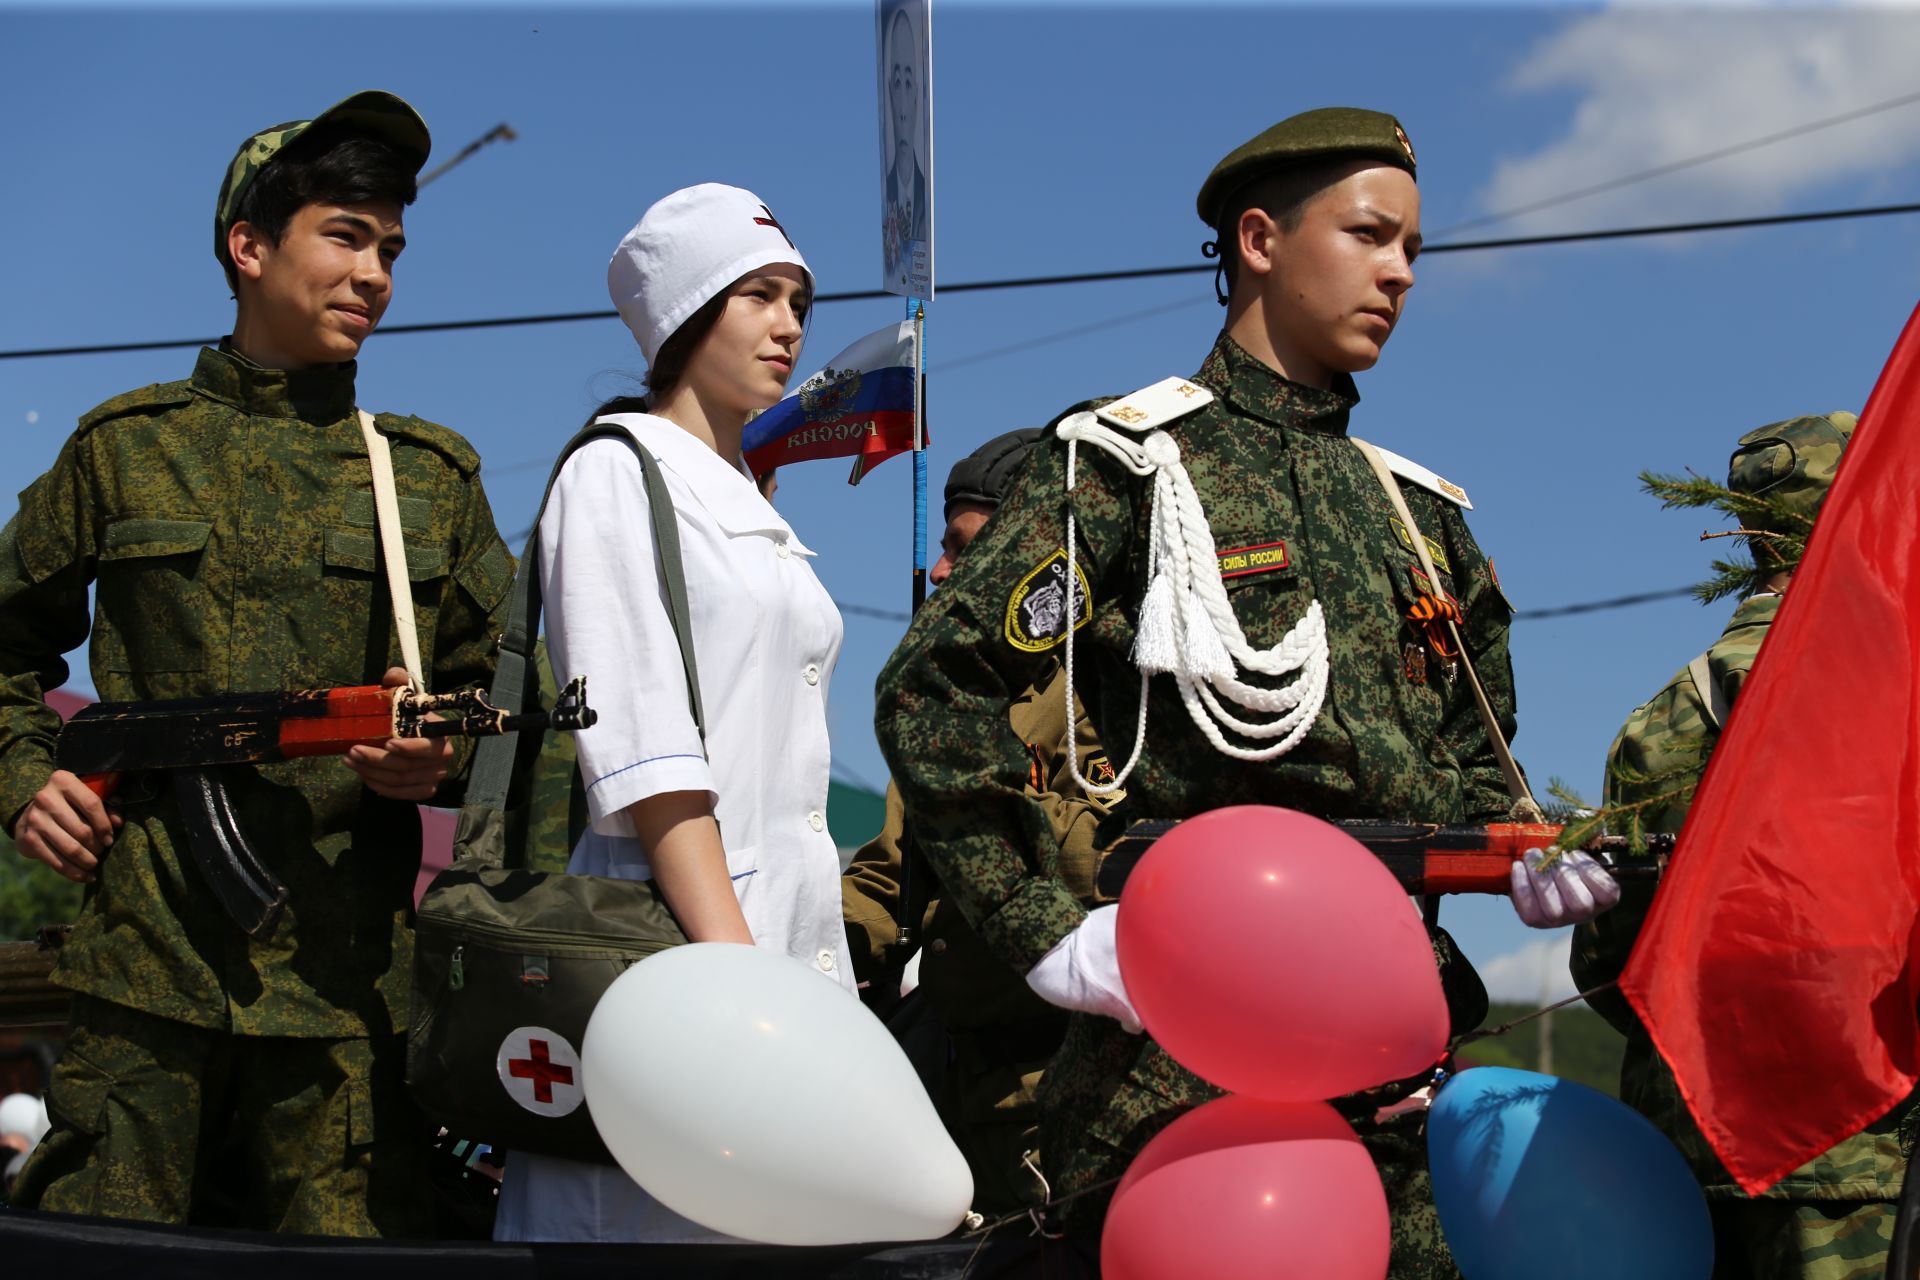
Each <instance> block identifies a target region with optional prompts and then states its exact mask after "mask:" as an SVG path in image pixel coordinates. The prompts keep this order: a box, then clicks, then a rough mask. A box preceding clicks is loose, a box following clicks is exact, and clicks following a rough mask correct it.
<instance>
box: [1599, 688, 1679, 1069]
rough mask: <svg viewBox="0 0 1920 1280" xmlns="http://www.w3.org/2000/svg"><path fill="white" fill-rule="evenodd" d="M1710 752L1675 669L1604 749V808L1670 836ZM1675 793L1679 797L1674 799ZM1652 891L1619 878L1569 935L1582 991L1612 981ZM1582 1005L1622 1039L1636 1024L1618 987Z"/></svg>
mask: <svg viewBox="0 0 1920 1280" xmlns="http://www.w3.org/2000/svg"><path fill="white" fill-rule="evenodd" d="M1710 747H1711V739H1710V736H1709V734H1708V731H1707V726H1706V719H1705V717H1704V716H1703V715H1702V714H1701V702H1700V699H1699V697H1698V696H1697V694H1696V693H1695V691H1694V688H1693V678H1692V676H1690V675H1689V674H1688V673H1687V672H1686V671H1684V670H1683V671H1680V672H1679V673H1677V674H1676V675H1675V676H1674V677H1673V679H1671V680H1669V681H1668V682H1667V685H1666V687H1665V688H1664V689H1662V690H1661V691H1660V692H1659V693H1658V694H1657V695H1656V696H1655V697H1654V698H1653V699H1652V700H1651V701H1649V702H1647V703H1646V704H1644V705H1642V706H1640V707H1637V708H1635V709H1634V712H1633V714H1632V715H1630V716H1628V717H1627V722H1626V724H1625V725H1623V726H1621V729H1620V733H1619V735H1618V736H1616V737H1615V738H1614V740H1613V747H1612V749H1611V750H1610V751H1608V752H1607V782H1606V790H1605V792H1604V794H1603V804H1604V807H1606V808H1616V807H1618V806H1621V805H1629V804H1646V805H1647V807H1646V808H1645V809H1643V810H1642V811H1641V821H1642V822H1643V823H1644V824H1645V826H1646V829H1647V830H1648V831H1678V830H1679V829H1680V826H1681V823H1683V822H1684V821H1685V820H1686V816H1687V800H1686V799H1685V798H1683V797H1684V796H1685V788H1687V787H1688V786H1690V785H1691V784H1692V783H1693V782H1695V781H1697V780H1698V778H1699V776H1700V774H1701V772H1702V771H1703V770H1705V768H1706V763H1707V752H1708V750H1709V749H1710ZM1676 789H1678V790H1679V794H1674V793H1675V792H1676ZM1662 797H1670V798H1666V799H1663V798H1662ZM1648 802H1651V803H1648ZM1616 834H1619V831H1618V826H1617V824H1616ZM1657 888H1658V885H1657V884H1656V883H1652V882H1648V881H1645V880H1625V881H1622V882H1621V885H1620V904H1619V905H1618V906H1616V907H1614V908H1613V909H1612V910H1611V911H1607V912H1605V913H1603V914H1601V915H1600V916H1598V917H1596V918H1595V919H1594V920H1593V921H1592V922H1590V923H1588V924H1584V925H1581V926H1580V927H1579V928H1577V929H1576V930H1575V931H1574V935H1573V953H1572V957H1571V960H1570V962H1569V967H1570V969H1571V971H1572V973H1573V980H1574V981H1575V982H1576V983H1578V984H1579V985H1580V989H1581V990H1582V991H1585V990H1589V989H1590V988H1593V987H1596V986H1600V985H1601V984H1603V983H1608V982H1612V981H1614V980H1615V979H1617V978H1619V976H1620V973H1621V971H1622V970H1623V969H1625V968H1626V967H1627V959H1628V957H1629V956H1631V955H1632V953H1633V944H1634V941H1635V939H1637V938H1638V937H1639V936H1640V929H1641V926H1642V925H1644V924H1645V923H1646V920H1647V914H1648V913H1649V912H1650V911H1652V909H1653V895H1654V891H1655V890H1656V889H1657ZM1588 1003H1589V1004H1591V1005H1592V1006H1593V1008H1594V1011H1595V1012H1597V1013H1599V1014H1600V1015H1601V1016H1602V1017H1603V1018H1605V1019H1606V1020H1607V1021H1608V1022H1609V1023H1611V1024H1613V1026H1614V1027H1615V1028H1616V1029H1617V1030H1619V1031H1620V1032H1622V1033H1623V1034H1630V1033H1631V1032H1632V1031H1633V1029H1634V1028H1635V1027H1636V1026H1637V1025H1638V1022H1637V1020H1636V1019H1635V1018H1634V1015H1633V1011H1632V1009H1631V1008H1629V1007H1628V1005H1627V1002H1626V1001H1625V1000H1624V999H1623V998H1622V997H1621V995H1620V993H1619V991H1618V990H1608V991H1605V992H1602V993H1600V994H1599V995H1596V996H1594V997H1592V998H1591V999H1590V1000H1589V1001H1588Z"/></svg>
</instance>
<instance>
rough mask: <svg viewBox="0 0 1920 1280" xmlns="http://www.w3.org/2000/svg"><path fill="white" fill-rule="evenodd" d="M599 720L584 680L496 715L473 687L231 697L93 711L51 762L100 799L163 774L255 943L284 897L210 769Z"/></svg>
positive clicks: (84, 714)
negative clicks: (541, 704) (127, 782)
mask: <svg viewBox="0 0 1920 1280" xmlns="http://www.w3.org/2000/svg"><path fill="white" fill-rule="evenodd" d="M598 718H599V717H598V715H597V714H596V713H595V712H594V710H593V708H591V707H589V706H588V705H587V681H586V677H585V676H581V677H579V678H578V679H575V680H573V681H572V682H571V683H569V684H568V685H567V687H566V688H565V689H563V690H561V691H560V696H559V697H558V698H557V699H556V700H555V701H554V704H553V706H552V708H551V709H549V710H546V711H530V712H526V713H523V714H511V715H510V714H508V713H507V712H505V711H502V710H500V709H499V708H497V707H494V706H491V705H489V704H488V702H487V699H486V695H485V694H484V693H483V692H481V691H480V690H477V689H469V690H464V691H462V692H459V693H440V694H423V693H414V692H413V691H411V690H410V689H407V688H404V687H401V688H389V687H386V686H382V685H359V686H355V687H352V688H345V689H306V690H301V691H298V692H293V693H287V692H274V693H231V694H221V695H219V696H216V697H210V698H181V699H178V700H174V701H164V702H101V703H95V704H94V705H92V706H90V707H86V708H83V709H82V710H80V711H78V712H76V713H74V716H73V718H72V719H71V720H69V721H67V723H66V725H65V727H63V728H62V729H61V730H60V737H59V740H58V742H57V743H56V744H55V746H54V762H55V764H56V765H57V766H58V767H59V768H62V769H66V770H68V771H69V772H72V773H76V774H78V775H80V780H81V781H82V782H84V783H85V784H86V785H87V787H88V789H89V790H91V791H92V792H93V793H94V794H95V795H97V796H99V797H100V798H101V799H103V800H104V799H107V798H108V797H109V796H111V795H112V794H113V793H114V791H115V790H116V789H117V788H118V786H119V784H120V778H121V775H122V774H127V773H145V772H165V773H169V774H171V775H172V778H173V792H174V798H175V799H176V800H177V801H178V802H179V805H180V816H181V818H182V820H183V821H184V822H185V824H186V828H187V837H188V845H189V847H190V848H191V850H192V852H193V858H194V861H195V863H196V864H198V866H199V868H200V873H201V875H203V876H204V877H205V878H206V881H207V885H208V887H209V888H210V889H211V890H212V891H213V895H214V897H215V898H217V899H218V900H219V902H220V905H221V906H222V907H223V908H224V909H225V910H226V913H227V915H228V916H230V917H231V918H232V919H233V922H234V923H235V924H237V925H239V926H240V927H241V928H242V929H244V930H246V932H247V933H248V934H249V935H250V936H252V937H255V938H264V937H265V936H267V934H269V933H270V932H272V930H273V925H274V921H275V920H276V919H278V917H279V915H280V909H281V908H282V907H283V906H284V905H285V904H286V900H287V889H286V886H285V885H283V884H282V883H280V881H279V879H277V878H276V877H275V876H274V875H273V873H272V872H271V871H269V870H267V868H266V867H265V865H263V864H262V863H261V861H260V858H259V855H257V854H256V853H255V852H254V851H253V849H252V847H251V846H250V845H249V844H248V843H247V839H246V835H245V833H244V832H242V831H241V829H240V825H239V822H238V820H237V819H236V817H235V815H234V812H233V804H232V802H231V800H230V799H229V797H228V795H227V790H226V787H225V785H224V784H223V783H222V780H221V776H220V772H219V770H220V766H222V765H233V764H269V763H272V762H275V761H279V760H293V759H297V758H299V757H302V756H331V755H340V754H342V753H344V752H345V751H346V750H347V749H348V748H349V747H353V746H375V747H377V746H380V745H382V744H383V743H385V742H387V741H388V740H389V739H392V738H452V737H462V738H478V737H486V736H489V735H492V734H496V733H514V732H516V731H518V730H522V729H530V730H536V731H538V730H545V729H557V730H562V731H567V732H573V731H577V730H580V729H585V728H588V727H589V726H591V725H592V724H593V723H594V721H595V720H597V719H598Z"/></svg>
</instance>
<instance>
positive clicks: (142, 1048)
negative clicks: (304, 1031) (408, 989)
mask: <svg viewBox="0 0 1920 1280" xmlns="http://www.w3.org/2000/svg"><path fill="white" fill-rule="evenodd" d="M405 1073H406V1041H405V1037H404V1036H397V1035H396V1036H383V1037H380V1038H378V1039H373V1040H369V1039H341V1040H324V1039H306V1038H300V1037H292V1036H276V1037H267V1036H257V1037H255V1036H230V1035H226V1034H224V1033H221V1032H217V1031H212V1030H208V1029H207V1028H204V1027H194V1026H189V1025H187V1024H186V1023H183V1022H175V1021H173V1020H172V1019H170V1018H160V1017H155V1016H153V1015H152V1014H147V1013H141V1012H139V1011H138V1010H135V1009H129V1008H125V1007H123V1006H121V1005H116V1004H112V1003H110V1002H108V1001H104V1000H97V999H93V998H90V997H87V996H76V997H74V1001H73V1012H72V1014H71V1018H70V1021H69V1024H68V1029H67V1044H66V1051H65V1052H64V1053H63V1054H62V1056H61V1058H60V1061H59V1063H58V1064H57V1065H56V1066H55V1067H54V1071H53V1082H52V1085H51V1087H50V1088H49V1090H48V1093H47V1108H48V1112H49V1114H50V1117H51V1119H52V1121H53V1128H52V1130H51V1131H50V1132H49V1133H48V1134H47V1136H46V1137H45V1138H44V1139H42V1141H41V1143H40V1145H39V1147H38V1148H37V1149H36V1150H35V1151H34V1154H33V1156H32V1158H31V1159H30V1160H29V1161H28V1162H27V1165H26V1167H25V1168H24V1169H22V1170H21V1172H20V1180H19V1182H18V1183H17V1184H16V1185H15V1187H14V1195H13V1203H14V1204H15V1205H16V1206H17V1207H19V1208H26V1209H32V1208H38V1209H43V1210H47V1211H51V1212H56V1213H76V1214H87V1215H91V1216H96V1217H106V1218H128V1219H134V1220H137V1221H143V1222H168V1223H190V1224H194V1225H200V1226H222V1227H247V1228H252V1229H255V1230H263V1231H287V1232H300V1233H307V1234H315V1235H339V1236H425V1235H430V1234H432V1228H433V1221H432V1204H431V1199H430V1195H429V1191H428V1178H427V1170H428V1144H427V1135H428V1133H429V1132H430V1130H428V1129H427V1128H426V1121H425V1119H424V1117H422V1115H421V1114H420V1112H419V1110H418V1109H417V1108H416V1107H415V1106H414V1105H413V1101H412V1099H411V1098H410V1097H409V1096H408V1095H407V1092H406V1074H405Z"/></svg>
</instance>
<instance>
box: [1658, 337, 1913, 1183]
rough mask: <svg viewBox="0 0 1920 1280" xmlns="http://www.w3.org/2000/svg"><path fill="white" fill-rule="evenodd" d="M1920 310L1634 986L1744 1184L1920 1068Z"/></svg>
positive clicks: (1902, 1088)
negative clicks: (1919, 950)
mask: <svg viewBox="0 0 1920 1280" xmlns="http://www.w3.org/2000/svg"><path fill="white" fill-rule="evenodd" d="M1916 419H1920V310H1917V311H1916V312H1915V313H1914V315H1913V317H1911V318H1909V319H1908V321H1907V327H1906V331H1905V332H1904V333H1902V334H1901V336H1900V342H1899V344H1898V345H1897V346H1895V347H1894V350H1893V355H1892V356H1891V357H1890V358H1889V359H1888V361H1887V366H1886V368H1885V369H1884V370H1882V372H1881V374H1880V381H1879V383H1878V385H1876V386H1875V387H1874V391H1873V397H1872V398H1871V399H1870V400H1868V401H1867V407H1866V410H1865V412H1864V413H1862V414H1861V417H1860V424H1859V426H1858V427H1857V428H1856V429H1855V431H1854V435H1853V439H1852V441H1851V443H1850V444H1849V446H1848V448H1847V452H1846V455H1845V458H1844V460H1843V462H1842V465H1841V468H1840V473H1839V476H1838V477H1837V479H1836V480H1835V483H1834V487H1833V491H1832V492H1831V493H1830V494H1829V495H1828V496H1827V501H1826V504H1825V506H1824V507H1823V509H1822V511H1821V514H1820V520H1819V523H1818V525H1817V526H1816V527H1815V529H1814V532H1813V537H1812V539H1811V540H1810V542H1809V544H1808V548H1807V556H1806V559H1805V560H1804V561H1803V562H1802V563H1801V566H1800V568H1799V570H1798V571H1797V572H1796V573H1795V575H1794V580H1793V586H1792V589H1791V590H1790V591H1788V593H1787V596H1786V599H1784V600H1783V601H1782V602H1781V607H1780V613H1779V616H1778V618H1777V619H1776V620H1775V622H1774V624H1773V628H1772V630H1771V632H1770V633H1769V634H1768V636H1767V641H1766V644H1765V645H1764V646H1762V648H1761V650H1760V654H1759V657H1758V659H1757V660H1756V662H1755V664H1754V669H1753V673H1752V675H1751V676H1749V677H1748V679H1747V681H1746V683H1745V684H1744V685H1743V686H1742V687H1741V690H1740V699H1739V701H1738V702H1737V703H1736V704H1735V705H1734V709H1733V715H1732V717H1731V719H1730V720H1729V722H1728V725H1727V729H1726V733H1725V734H1724V736H1723V737H1722V738H1721V740H1720V743H1719V745H1718V746H1717V747H1716V748H1715V750H1714V753H1713V756H1712V758H1711V760H1710V761H1709V762H1708V767H1707V773H1706V777H1705V779H1704V780H1703V781H1702V783H1701V786H1700V790H1699V793H1698V794H1697V795H1696V796H1695V798H1694V802H1693V806H1692V809H1691V812H1690V813H1689V815H1688V817H1687V823H1686V829H1685V832H1684V834H1683V836H1682V839H1681V844H1680V849H1679V851H1678V853H1676V855H1675V857H1674V861H1673V865H1672V867H1671V869H1670V871H1669V872H1668V874H1667V876H1666V878H1665V881H1664V883H1662V885H1661V886H1660V894H1659V897H1658V898H1657V899H1656V901H1655V904H1654V909H1653V913H1652V915H1651V916H1650V918H1649V919H1648V921H1647V925H1646V928H1645V929H1644V930H1643V931H1642V933H1641V936H1640V940H1639V943H1638V945H1637V946H1636V947H1635V949H1634V953H1633V958H1632V960H1631V961H1630V962H1629V963H1628V965H1627V968H1626V972H1625V974H1624V975H1623V976H1622V977H1621V979H1620V989H1621V991H1622V992H1623V993H1624V994H1625V995H1626V997H1627V999H1628V1000H1629V1001H1631V1002H1632V1004H1633V1007H1634V1008H1635V1009H1636V1010H1637V1011H1638V1012H1639V1014H1640V1017H1641V1020H1642V1021H1643V1022H1645V1023H1646V1025H1647V1029H1648V1030H1649V1031H1650V1032H1651V1033H1652V1035H1653V1041H1654V1043H1655V1044H1656V1045H1657V1046H1658V1047H1659V1049H1660V1052H1661V1055H1662V1056H1663V1057H1664V1058H1665V1059H1666V1060H1667V1062H1668V1063H1669V1064H1670V1065H1671V1066H1672V1067H1673V1070H1674V1074H1675V1076H1677V1077H1678V1079H1679V1082H1680V1091H1681V1093H1682V1094H1683V1095H1684V1096H1685V1097H1686V1100H1687V1106H1688V1108H1689V1109H1690V1110H1691V1111H1692V1112H1693V1117H1694V1119H1695V1120H1696V1121H1697V1122H1698V1123H1699V1125H1700V1129H1701V1131H1702V1132H1703V1133H1704V1134H1705V1135H1706V1137H1707V1140H1708V1141H1709V1142H1711V1143H1712V1144H1713V1149H1714V1150H1715V1151H1716V1152H1718V1153H1719V1156H1720V1159H1721V1161H1722V1162H1723V1163H1724V1164H1725V1165H1726V1166H1727V1169H1728V1171H1729V1172H1731V1173H1732V1174H1733V1176H1734V1178H1735V1179H1736V1180H1737V1181H1738V1182H1739V1183H1740V1185H1741V1186H1742V1187H1744V1188H1746V1190H1747V1191H1748V1192H1753V1193H1757V1192H1759V1191H1762V1190H1764V1189H1765V1188H1767V1187H1769V1186H1771V1185H1772V1184H1773V1183H1775V1182H1777V1181H1779V1180H1780V1178H1781V1177H1783V1176H1784V1175H1785V1174H1787V1173H1788V1172H1790V1171H1791V1170H1792V1169H1794V1168H1796V1167H1797V1166H1799V1165H1801V1164H1803V1163H1805V1162H1806V1161H1807V1160H1809V1159H1811V1158H1812V1157H1814V1156H1815V1155H1818V1154H1819V1153H1820V1152H1822V1151H1824V1150H1826V1149H1827V1148H1828V1147H1830V1146H1832V1145H1833V1144H1834V1143H1835V1142H1837V1141H1839V1140H1840V1139H1841V1138H1844V1137H1847V1136H1849V1135H1851V1134H1854V1133H1857V1132H1858V1131H1859V1130H1861V1129H1862V1128H1864V1127H1865V1126H1866V1125H1868V1124H1870V1123H1872V1122H1873V1121H1874V1120H1876V1119H1878V1118H1879V1117H1880V1116H1882V1115H1884V1114H1885V1113H1886V1112H1887V1111H1888V1110H1889V1109H1891V1108H1892V1107H1893V1105H1894V1104H1895V1103H1897V1102H1899V1101H1900V1100H1901V1099H1902V1098H1904V1097H1905V1096H1906V1095H1907V1094H1908V1093H1909V1092H1910V1091H1911V1090H1912V1089H1913V1086H1914V1081H1915V1079H1916V1068H1917V1067H1920V1026H1916V1018H1915V998H1916V995H1920V972H1917V971H1916V969H1917V967H1916V956H1915V941H1916V939H1915V926H1916V923H1917V922H1920V503H1916V500H1915V497H1914V494H1915V485H1916V483H1917V482H1920V480H1917V478H1920V421H1916Z"/></svg>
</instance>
